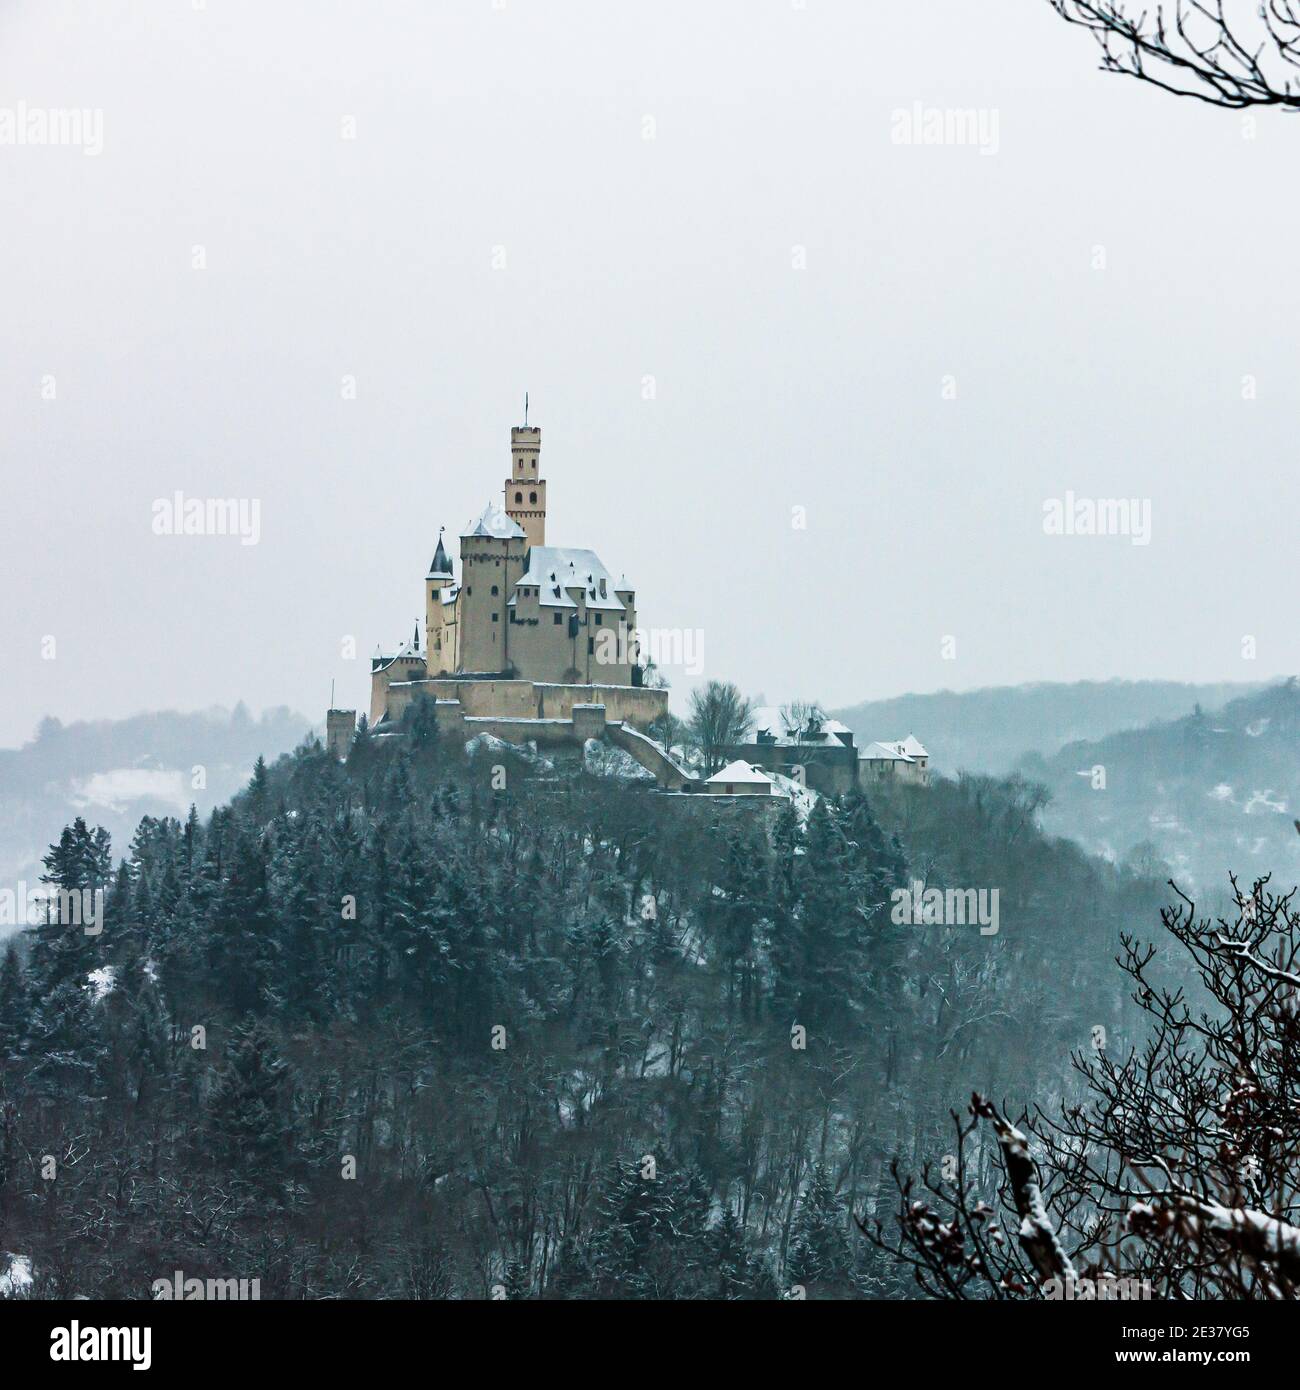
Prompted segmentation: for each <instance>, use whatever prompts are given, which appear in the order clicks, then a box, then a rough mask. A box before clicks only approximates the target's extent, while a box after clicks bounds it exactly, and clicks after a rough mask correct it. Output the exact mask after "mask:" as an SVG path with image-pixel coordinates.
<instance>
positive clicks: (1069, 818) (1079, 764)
mask: <svg viewBox="0 0 1300 1390" xmlns="http://www.w3.org/2000/svg"><path fill="white" fill-rule="evenodd" d="M1022 765H1023V767H1024V769H1025V771H1026V774H1027V775H1028V776H1031V777H1033V778H1035V780H1038V781H1041V782H1043V783H1044V784H1046V785H1047V786H1048V787H1049V788H1050V790H1051V794H1052V798H1051V802H1050V805H1049V807H1048V809H1047V810H1046V812H1045V815H1044V824H1046V825H1047V826H1049V827H1050V828H1051V829H1053V830H1055V831H1056V832H1057V833H1058V834H1062V835H1069V836H1070V837H1071V838H1072V839H1076V840H1078V841H1079V842H1080V843H1081V844H1083V845H1084V846H1085V847H1086V848H1087V849H1089V850H1091V851H1093V852H1094V853H1099V854H1105V855H1108V856H1110V857H1114V858H1120V859H1123V858H1128V859H1130V860H1131V861H1133V862H1134V863H1135V864H1137V865H1139V866H1141V867H1147V868H1155V869H1157V870H1159V867H1160V866H1161V865H1163V866H1167V867H1165V869H1164V873H1166V874H1167V873H1168V872H1172V873H1173V874H1174V876H1175V877H1176V878H1177V879H1178V880H1179V882H1180V883H1181V884H1183V885H1184V886H1186V887H1188V888H1194V889H1197V890H1199V891H1202V892H1203V891H1204V890H1205V889H1206V888H1207V887H1215V888H1220V887H1222V886H1223V885H1224V884H1225V882H1226V876H1227V874H1228V872H1229V871H1230V870H1231V871H1233V872H1235V873H1237V874H1238V875H1239V876H1240V878H1241V879H1242V880H1243V881H1244V882H1247V883H1249V882H1250V881H1251V880H1252V879H1253V878H1255V877H1256V876H1258V875H1261V874H1265V873H1268V872H1270V871H1275V872H1276V874H1277V876H1278V878H1279V880H1285V881H1286V882H1287V883H1294V882H1296V881H1297V880H1298V879H1300V838H1297V836H1296V833H1295V829H1294V821H1295V818H1296V816H1297V814H1300V686H1297V684H1296V682H1295V681H1294V680H1290V681H1286V682H1284V683H1282V684H1280V685H1275V686H1271V687H1270V688H1268V689H1267V690H1261V691H1257V692H1255V693H1253V694H1251V695H1247V696H1243V697H1242V698H1241V699H1238V700H1232V701H1230V702H1229V703H1228V704H1227V705H1225V706H1224V707H1223V708H1222V709H1217V710H1203V709H1201V708H1200V707H1199V706H1197V707H1196V709H1194V710H1191V711H1189V712H1188V714H1187V715H1186V716H1185V717H1184V718H1182V719H1175V720H1170V721H1168V722H1164V723H1157V724H1151V725H1149V726H1147V727H1145V728H1141V729H1126V730H1124V731H1123V732H1122V733H1116V734H1112V735H1110V736H1109V737H1108V738H1104V739H1098V740H1096V741H1093V742H1087V743H1076V744H1071V745H1070V746H1068V747H1066V748H1063V749H1062V750H1061V752H1060V753H1058V754H1057V755H1056V756H1055V757H1053V758H1050V759H1044V758H1028V759H1026V760H1025V761H1024V763H1023V764H1022ZM1094 769H1101V771H1102V773H1103V774H1104V776H1102V777H1098V776H1097V775H1095V773H1094Z"/></svg>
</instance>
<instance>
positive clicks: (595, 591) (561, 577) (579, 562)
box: [510, 545, 624, 613]
mask: <svg viewBox="0 0 1300 1390" xmlns="http://www.w3.org/2000/svg"><path fill="white" fill-rule="evenodd" d="M602 580H603V581H604V585H605V592H604V593H603V594H602V593H601V591H600V586H601V581H602ZM515 588H516V589H519V588H527V589H536V590H537V595H538V599H537V601H538V602H539V603H540V604H541V605H542V607H543V608H574V607H576V606H577V605H576V604H575V603H574V601H573V598H572V597H571V596H570V594H569V592H568V591H569V590H570V589H582V590H584V592H585V593H586V596H587V607H588V608H602V609H605V610H606V611H608V612H611V613H622V612H623V611H624V610H623V604H622V602H621V601H620V599H619V598H618V594H617V589H616V586H615V584H614V580H613V579H612V577H611V576H610V573H609V571H608V570H607V569H606V568H605V566H604V565H602V564H601V562H600V556H599V555H597V554H596V552H595V551H594V550H574V549H571V548H570V547H568V546H561V545H535V546H533V547H532V549H531V550H529V552H528V568H527V570H526V571H525V572H524V574H523V576H522V577H521V578H520V579H518V580H516V582H515ZM515 597H516V595H514V594H512V595H511V597H510V602H511V603H512V604H513V603H514V601H515Z"/></svg>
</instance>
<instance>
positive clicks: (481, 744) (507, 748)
mask: <svg viewBox="0 0 1300 1390" xmlns="http://www.w3.org/2000/svg"><path fill="white" fill-rule="evenodd" d="M465 753H466V756H467V757H470V758H477V757H478V756H479V754H480V753H483V754H487V755H489V756H491V757H494V758H499V757H501V756H502V755H503V754H507V753H513V754H514V756H515V757H516V758H522V759H523V760H524V761H525V762H526V763H532V765H533V766H534V767H536V768H539V769H540V770H541V771H543V772H553V771H554V770H555V764H554V763H553V762H552V761H551V760H550V759H549V758H544V757H542V755H541V754H540V753H539V752H538V751H537V744H536V743H534V742H533V740H532V739H529V740H528V742H527V743H507V742H506V740H505V739H503V738H498V737H497V736H496V735H495V734H475V735H474V737H473V738H472V739H470V740H469V741H468V742H467V743H466V744H465Z"/></svg>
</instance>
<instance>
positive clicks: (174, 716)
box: [0, 704, 311, 934]
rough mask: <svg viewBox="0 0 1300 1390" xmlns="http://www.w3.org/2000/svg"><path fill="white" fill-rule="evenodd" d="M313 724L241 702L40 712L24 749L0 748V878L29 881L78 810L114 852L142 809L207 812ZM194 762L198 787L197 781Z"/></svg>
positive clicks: (127, 838) (128, 835)
mask: <svg viewBox="0 0 1300 1390" xmlns="http://www.w3.org/2000/svg"><path fill="white" fill-rule="evenodd" d="M310 728H311V724H310V722H309V721H308V720H307V719H305V718H303V716H302V715H298V714H294V713H292V712H291V711H290V710H288V709H274V710H268V711H266V712H265V713H263V714H262V716H261V717H260V718H258V719H254V718H253V717H252V716H251V715H250V714H249V712H248V710H247V709H246V708H245V707H244V706H243V705H242V704H240V705H237V706H236V707H235V709H234V710H233V711H232V710H228V709H222V708H214V709H211V710H205V711H202V712H199V713H193V714H180V713H177V712H175V711H162V712H159V713H155V714H140V715H136V716H134V717H133V718H130V719H116V720H112V719H99V720H90V721H84V722H78V723H74V724H67V725H64V724H61V723H60V722H59V721H58V720H57V719H45V720H43V721H42V722H41V725H40V727H39V728H38V730H37V732H36V736H35V737H34V738H33V739H32V740H31V741H30V742H28V743H26V744H24V745H23V747H21V748H5V749H0V882H4V883H5V884H12V883H14V882H16V881H17V880H18V879H24V878H25V879H26V880H27V881H28V882H29V883H35V881H36V880H37V879H38V878H39V877H40V874H41V863H40V861H41V856H42V855H43V854H44V853H45V850H46V849H47V848H48V846H49V845H50V844H51V843H52V842H53V841H54V840H57V839H58V837H59V832H60V831H61V830H62V829H63V827H64V826H65V825H67V824H68V823H70V822H71V821H72V820H73V819H74V818H75V817H76V816H79V815H82V816H85V817H86V818H87V819H88V820H91V821H93V822H94V823H95V824H97V825H102V826H103V827H104V828H105V829H106V830H108V831H109V832H110V834H111V835H112V837H113V848H114V851H115V853H117V854H119V855H120V854H124V853H125V852H126V849H127V846H128V845H129V844H130V841H131V836H132V834H133V833H134V831H135V827H136V826H137V825H138V824H139V822H140V818H141V817H142V816H179V817H184V815H185V813H186V811H187V810H188V809H189V806H190V803H191V802H193V803H194V805H195V806H197V807H198V810H199V813H200V814H202V815H206V814H207V813H208V812H209V811H211V810H212V808H213V807H214V806H219V805H221V804H222V803H223V802H225V801H228V800H229V799H230V797H231V796H232V795H234V793H235V792H236V791H238V790H239V789H240V788H241V787H242V786H243V785H244V784H245V783H246V782H247V781H248V776H249V772H250V771H251V769H252V766H253V764H254V762H256V760H257V757H258V754H263V755H265V756H266V757H267V758H275V757H278V756H279V755H280V754H281V753H287V752H289V750H290V749H292V748H293V747H294V746H295V745H296V744H298V743H299V742H301V740H302V738H303V737H304V735H305V734H307V733H308V732H309V730H310ZM196 768H202V769H203V771H204V776H203V778H202V779H201V780H203V781H205V782H206V785H205V786H202V787H196V786H194V782H195V780H196V774H195V771H194V770H195V769H196ZM5 930H7V929H6V928H3V927H0V934H3V932H4V931H5Z"/></svg>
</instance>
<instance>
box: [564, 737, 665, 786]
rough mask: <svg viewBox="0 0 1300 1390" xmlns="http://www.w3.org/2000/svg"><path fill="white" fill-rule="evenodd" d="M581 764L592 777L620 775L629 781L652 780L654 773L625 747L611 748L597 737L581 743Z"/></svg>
mask: <svg viewBox="0 0 1300 1390" xmlns="http://www.w3.org/2000/svg"><path fill="white" fill-rule="evenodd" d="M582 765H583V767H584V768H586V770H587V771H588V772H590V773H591V774H592V776H593V777H621V778H623V779H624V780H626V781H629V782H653V781H654V773H653V772H651V771H650V769H649V768H646V767H642V766H641V764H640V763H639V762H637V760H636V759H635V758H634V757H633V756H632V755H631V753H629V752H628V751H627V750H626V749H625V748H612V747H611V746H610V745H609V744H607V743H602V742H601V741H600V739H598V738H589V739H588V740H587V741H586V743H584V744H583V745H582Z"/></svg>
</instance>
